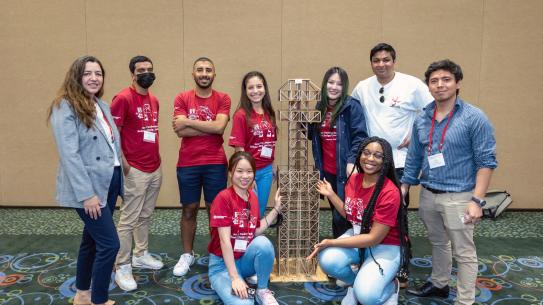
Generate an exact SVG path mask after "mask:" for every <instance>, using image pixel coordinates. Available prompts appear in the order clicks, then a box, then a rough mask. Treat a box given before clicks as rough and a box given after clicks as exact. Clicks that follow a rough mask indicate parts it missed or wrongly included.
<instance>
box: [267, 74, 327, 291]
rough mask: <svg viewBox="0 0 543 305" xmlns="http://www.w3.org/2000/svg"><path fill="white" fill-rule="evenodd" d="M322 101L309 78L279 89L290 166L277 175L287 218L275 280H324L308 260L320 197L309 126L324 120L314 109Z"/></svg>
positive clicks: (316, 238) (281, 229) (316, 234)
mask: <svg viewBox="0 0 543 305" xmlns="http://www.w3.org/2000/svg"><path fill="white" fill-rule="evenodd" d="M319 100H320V89H319V88H318V87H317V86H316V85H315V84H314V83H312V82H311V81H310V80H309V79H289V80H288V81H287V82H286V83H285V84H283V86H281V88H280V89H279V101H280V102H281V108H282V109H284V106H285V104H287V105H288V108H287V110H281V111H280V112H279V118H280V120H281V121H287V122H288V163H287V165H286V166H284V165H283V166H281V167H280V169H279V173H278V181H279V187H280V188H281V195H282V197H283V204H284V207H283V216H284V219H283V224H282V225H281V226H280V227H279V229H278V236H277V250H278V258H277V261H276V266H275V272H274V274H272V279H271V280H272V281H280V282H286V281H296V282H302V281H303V282H305V281H322V280H323V279H322V277H323V276H324V274H322V272H317V261H316V259H312V260H310V261H306V259H305V258H306V257H307V256H308V255H309V254H310V253H311V252H312V249H313V246H314V245H315V244H316V243H318V242H319V207H320V197H319V194H318V193H317V191H316V190H315V186H316V184H317V181H318V180H319V171H318V170H316V169H315V167H314V166H313V165H310V162H309V160H308V152H309V151H308V147H309V142H310V141H309V140H308V139H307V134H308V125H309V124H310V123H315V122H320V121H321V113H320V111H318V110H315V105H316V102H317V101H319ZM312 163H313V162H311V164H312ZM317 273H319V274H320V275H319V276H318V275H317ZM324 279H326V277H325V276H324Z"/></svg>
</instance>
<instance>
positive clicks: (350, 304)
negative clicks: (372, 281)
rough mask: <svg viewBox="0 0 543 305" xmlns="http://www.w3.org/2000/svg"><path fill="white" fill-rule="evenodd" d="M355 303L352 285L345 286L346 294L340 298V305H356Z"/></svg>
mask: <svg viewBox="0 0 543 305" xmlns="http://www.w3.org/2000/svg"><path fill="white" fill-rule="evenodd" d="M357 304H358V300H357V299H356V297H355V296H354V290H353V287H349V288H347V294H346V295H345V297H344V298H343V300H341V305H357Z"/></svg>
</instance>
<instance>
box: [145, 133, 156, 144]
mask: <svg viewBox="0 0 543 305" xmlns="http://www.w3.org/2000/svg"><path fill="white" fill-rule="evenodd" d="M143 141H144V142H149V143H155V141H156V133H154V132H151V131H147V130H144V131H143Z"/></svg>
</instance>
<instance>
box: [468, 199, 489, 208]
mask: <svg viewBox="0 0 543 305" xmlns="http://www.w3.org/2000/svg"><path fill="white" fill-rule="evenodd" d="M471 201H473V202H475V203H477V204H478V205H479V206H480V207H481V208H482V207H484V206H485V205H486V200H484V199H479V198H477V197H475V196H472V197H471Z"/></svg>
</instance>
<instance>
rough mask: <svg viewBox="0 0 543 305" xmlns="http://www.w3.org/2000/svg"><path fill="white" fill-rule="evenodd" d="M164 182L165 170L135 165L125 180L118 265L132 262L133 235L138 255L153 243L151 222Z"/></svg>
mask: <svg viewBox="0 0 543 305" xmlns="http://www.w3.org/2000/svg"><path fill="white" fill-rule="evenodd" d="M161 184H162V169H161V168H160V167H159V168H158V169H157V170H156V171H154V172H152V173H146V172H142V171H140V170H138V169H137V168H135V167H131V168H130V171H129V172H128V175H126V177H125V180H124V201H123V203H122V205H121V216H120V219H119V224H118V225H117V234H119V241H120V243H121V247H120V249H119V254H118V255H117V262H116V266H117V267H119V266H121V265H124V264H129V263H130V257H131V256H130V252H131V250H132V238H133V239H134V243H135V247H134V255H136V256H141V255H143V253H144V252H145V251H146V250H147V248H148V245H149V225H150V223H151V214H152V213H153V211H154V209H155V205H156V201H157V198H158V193H159V191H160V185H161Z"/></svg>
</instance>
